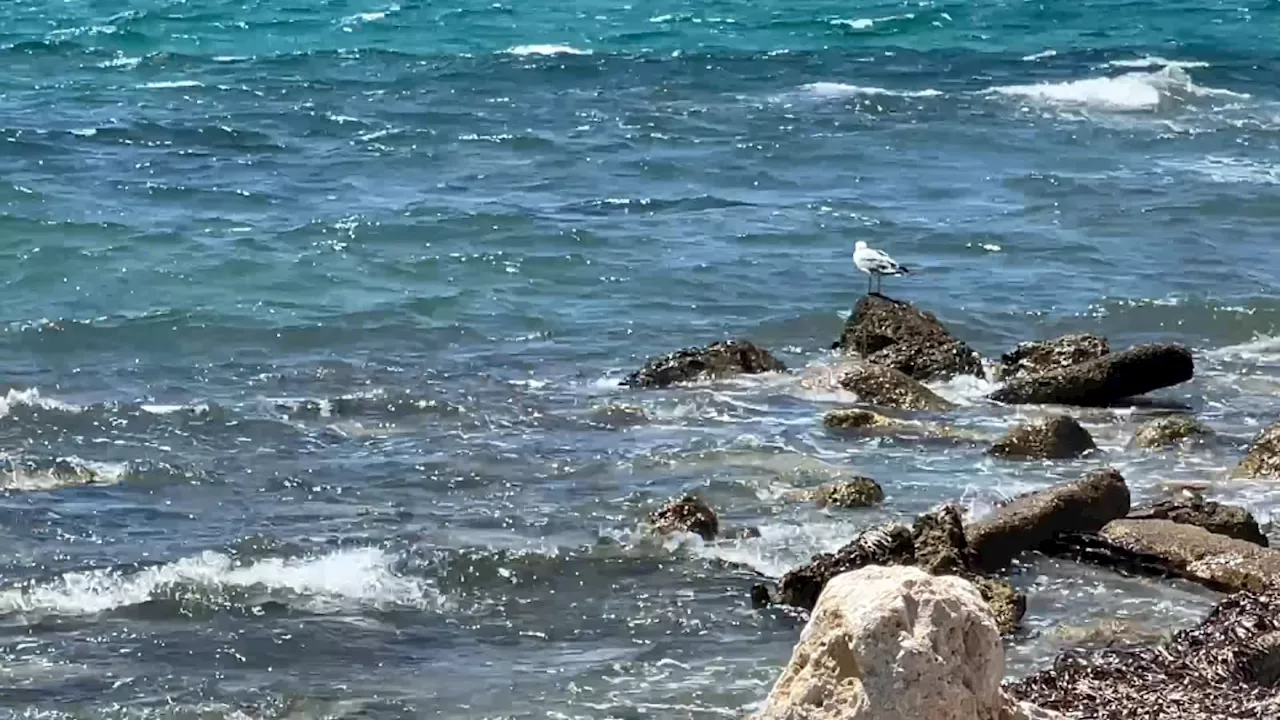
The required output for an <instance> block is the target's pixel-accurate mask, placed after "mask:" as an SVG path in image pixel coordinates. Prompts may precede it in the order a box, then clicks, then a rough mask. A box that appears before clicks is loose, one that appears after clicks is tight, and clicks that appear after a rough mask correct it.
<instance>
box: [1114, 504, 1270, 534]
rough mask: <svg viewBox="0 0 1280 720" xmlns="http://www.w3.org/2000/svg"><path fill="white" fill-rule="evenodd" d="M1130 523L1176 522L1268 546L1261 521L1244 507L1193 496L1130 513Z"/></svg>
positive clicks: (1152, 505)
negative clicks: (1260, 524) (1134, 521)
mask: <svg viewBox="0 0 1280 720" xmlns="http://www.w3.org/2000/svg"><path fill="white" fill-rule="evenodd" d="M1128 519H1130V520H1172V521H1173V522H1176V523H1182V524H1184V525H1195V526H1196V527H1202V528H1204V529H1205V530H1208V531H1209V532H1211V533H1218V534H1219V535H1226V536H1227V537H1233V538H1235V539H1237V540H1244V541H1246V542H1251V543H1253V544H1255V545H1262V546H1264V547H1265V546H1266V545H1267V536H1266V535H1263V534H1262V529H1261V528H1260V527H1258V521H1257V520H1255V519H1254V517H1253V515H1251V514H1250V513H1249V511H1248V510H1245V509H1244V508H1242V507H1235V506H1234V505H1223V504H1222V503H1219V502H1214V501H1212V500H1206V499H1205V498H1204V496H1203V495H1201V494H1199V493H1193V494H1191V495H1190V496H1188V497H1180V498H1174V499H1172V500H1161V501H1159V502H1157V503H1153V504H1151V505H1147V506H1145V507H1141V508H1135V509H1134V510H1133V512H1130V513H1129V518H1128Z"/></svg>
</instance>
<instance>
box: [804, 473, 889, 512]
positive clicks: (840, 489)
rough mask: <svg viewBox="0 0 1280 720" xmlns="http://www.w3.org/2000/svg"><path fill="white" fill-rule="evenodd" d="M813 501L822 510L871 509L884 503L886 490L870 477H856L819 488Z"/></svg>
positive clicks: (814, 494)
mask: <svg viewBox="0 0 1280 720" xmlns="http://www.w3.org/2000/svg"><path fill="white" fill-rule="evenodd" d="M813 501H814V502H815V503H817V505H818V507H820V508H824V507H827V506H831V507H838V508H862V507H871V506H872V505H875V504H877V503H881V502H884V489H882V488H881V487H880V483H878V482H876V481H875V480H872V479H871V478H869V477H855V478H852V479H849V480H840V481H837V482H833V483H827V484H825V485H823V486H821V487H819V488H818V489H817V490H816V491H814V493H813Z"/></svg>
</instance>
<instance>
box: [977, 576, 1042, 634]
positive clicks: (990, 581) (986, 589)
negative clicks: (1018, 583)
mask: <svg viewBox="0 0 1280 720" xmlns="http://www.w3.org/2000/svg"><path fill="white" fill-rule="evenodd" d="M962 577H964V579H965V580H968V581H969V582H971V583H973V586H974V587H975V588H977V589H978V593H979V594H981V595H982V599H983V600H985V601H986V602H987V607H988V608H989V609H990V610H991V616H992V617H993V618H995V621H996V627H997V628H999V629H1000V634H1001V635H1010V634H1012V633H1013V632H1014V631H1015V630H1017V629H1018V624H1019V623H1021V622H1022V616H1023V615H1026V614H1027V596H1026V595H1025V594H1024V593H1022V592H1021V591H1019V590H1018V589H1017V588H1015V587H1014V586H1012V585H1010V584H1009V583H1007V582H1005V581H1004V580H1001V579H999V578H993V577H988V576H985V575H973V574H969V573H966V574H964V575H963V576H962Z"/></svg>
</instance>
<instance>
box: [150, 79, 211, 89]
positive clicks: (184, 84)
mask: <svg viewBox="0 0 1280 720" xmlns="http://www.w3.org/2000/svg"><path fill="white" fill-rule="evenodd" d="M138 87H139V88H140V89H144V90H172V89H176V88H198V87H204V83H202V82H200V81H199V80H158V81H156V82H149V83H143V84H141V85H139V86H138Z"/></svg>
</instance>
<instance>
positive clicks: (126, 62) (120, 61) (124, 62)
mask: <svg viewBox="0 0 1280 720" xmlns="http://www.w3.org/2000/svg"><path fill="white" fill-rule="evenodd" d="M141 62H142V58H140V57H127V56H125V55H116V56H115V57H113V58H111V59H110V60H107V61H106V62H102V63H99V64H98V67H100V68H125V69H126V70H128V69H132V68H136V67H138V64H139V63H141Z"/></svg>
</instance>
